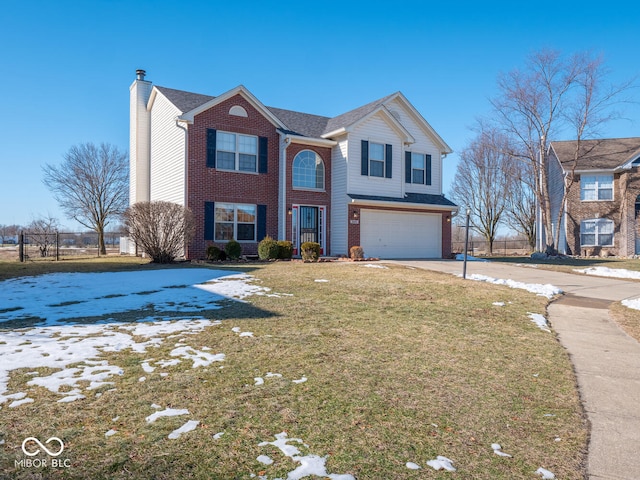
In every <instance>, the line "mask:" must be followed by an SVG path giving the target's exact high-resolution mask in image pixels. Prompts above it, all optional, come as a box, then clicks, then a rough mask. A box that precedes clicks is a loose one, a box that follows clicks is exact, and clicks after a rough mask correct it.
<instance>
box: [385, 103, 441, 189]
mask: <svg viewBox="0 0 640 480" xmlns="http://www.w3.org/2000/svg"><path fill="white" fill-rule="evenodd" d="M387 107H388V108H389V110H391V111H393V112H394V114H396V115H397V117H399V121H400V123H401V124H402V126H403V127H404V128H406V129H407V130H408V131H409V133H410V134H411V135H412V136H413V138H414V139H415V143H413V144H411V145H410V146H409V147H408V148H407V150H410V151H412V152H418V153H422V154H426V155H431V185H421V184H418V183H407V184H406V185H405V186H404V189H405V191H406V192H409V193H429V194H434V195H440V194H442V158H441V155H440V150H439V148H438V147H437V145H436V144H435V143H434V141H433V140H432V139H431V138H430V137H429V136H428V135H427V134H426V132H425V131H424V129H423V128H422V127H420V126H419V125H418V123H417V122H416V120H415V119H414V118H413V116H412V115H410V114H409V112H407V111H406V110H405V108H404V106H403V105H402V104H401V103H400V102H399V101H398V100H394V101H393V102H391V103H390V104H389V105H388V106H387ZM394 156H395V152H394ZM402 162H404V153H403V154H402ZM401 180H402V181H403V182H404V181H405V178H404V176H403V177H402V179H401Z"/></svg>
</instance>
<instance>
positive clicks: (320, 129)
mask: <svg viewBox="0 0 640 480" xmlns="http://www.w3.org/2000/svg"><path fill="white" fill-rule="evenodd" d="M156 88H157V89H158V90H159V91H160V92H161V93H162V94H163V95H164V96H165V97H167V99H169V101H170V102H171V103H173V104H174V105H175V106H176V107H177V108H178V109H179V110H180V111H181V112H182V113H186V112H188V111H190V110H193V109H194V108H197V107H199V106H201V105H203V104H205V103H207V102H208V101H210V100H213V99H214V98H216V97H212V96H210V95H202V94H199V93H191V92H185V91H183V90H175V89H173V88H167V87H159V86H156ZM393 95H396V94H395V93H394V94H391V95H387V96H386V97H383V98H380V99H378V100H374V101H373V102H371V103H367V104H366V105H363V106H361V107H358V108H355V109H353V110H350V111H348V112H346V113H343V114H342V115H338V116H337V117H333V118H330V117H323V116H321V115H312V114H310V113H302V112H296V111H293V110H285V109H282V108H275V107H266V108H267V109H269V111H270V112H271V113H273V114H274V115H275V116H276V117H277V118H278V119H279V120H280V121H281V122H282V123H283V124H284V125H286V127H287V132H286V133H292V134H296V135H301V136H303V137H312V138H320V137H321V136H322V135H323V134H325V133H329V132H333V131H335V130H338V129H340V128H344V127H347V126H349V125H351V124H352V123H354V122H356V121H358V120H359V119H361V118H362V117H364V116H365V115H367V114H369V113H371V112H373V111H374V110H375V109H376V108H378V107H379V106H380V105H382V104H383V103H384V102H385V101H387V100H388V99H389V98H391V97H392V96H393Z"/></svg>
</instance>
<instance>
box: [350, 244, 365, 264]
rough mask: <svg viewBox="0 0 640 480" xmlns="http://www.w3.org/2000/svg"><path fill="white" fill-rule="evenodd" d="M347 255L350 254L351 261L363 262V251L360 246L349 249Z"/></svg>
mask: <svg viewBox="0 0 640 480" xmlns="http://www.w3.org/2000/svg"><path fill="white" fill-rule="evenodd" d="M349 253H350V254H351V260H355V261H357V260H364V250H363V248H362V247H361V246H360V245H354V246H353V247H351V249H350V250H349Z"/></svg>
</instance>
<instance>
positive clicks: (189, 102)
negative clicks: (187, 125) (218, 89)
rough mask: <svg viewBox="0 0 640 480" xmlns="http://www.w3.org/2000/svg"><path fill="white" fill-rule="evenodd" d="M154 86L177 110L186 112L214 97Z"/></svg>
mask: <svg viewBox="0 0 640 480" xmlns="http://www.w3.org/2000/svg"><path fill="white" fill-rule="evenodd" d="M156 88H157V89H158V90H159V91H160V92H161V93H162V94H163V95H164V96H165V97H167V99H169V101H170V102H171V103H173V104H174V105H175V106H176V107H178V110H180V111H181V112H182V113H186V112H188V111H189V110H193V109H194V108H196V107H199V106H200V105H203V104H205V103H207V102H208V101H210V100H213V99H214V98H216V97H212V96H210V95H201V94H199V93H191V92H185V91H183V90H174V89H173V88H166V87H158V86H156Z"/></svg>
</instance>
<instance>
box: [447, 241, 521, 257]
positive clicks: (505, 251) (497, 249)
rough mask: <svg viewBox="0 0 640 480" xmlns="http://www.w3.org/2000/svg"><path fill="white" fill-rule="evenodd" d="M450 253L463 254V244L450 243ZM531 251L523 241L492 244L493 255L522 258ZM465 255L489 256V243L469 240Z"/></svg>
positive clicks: (495, 242)
mask: <svg viewBox="0 0 640 480" xmlns="http://www.w3.org/2000/svg"><path fill="white" fill-rule="evenodd" d="M451 251H452V253H454V254H458V253H464V242H463V241H462V242H451ZM532 251H533V250H532V248H531V246H530V245H529V242H527V240H524V239H521V240H518V239H516V240H513V239H511V240H495V241H494V242H493V255H503V256H518V255H519V256H523V255H529V254H531V252H532ZM467 254H468V255H473V256H482V255H489V242H487V241H484V240H478V239H475V240H472V239H469V251H468V252H467Z"/></svg>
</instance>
